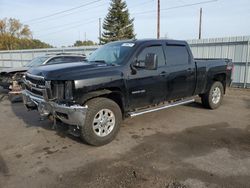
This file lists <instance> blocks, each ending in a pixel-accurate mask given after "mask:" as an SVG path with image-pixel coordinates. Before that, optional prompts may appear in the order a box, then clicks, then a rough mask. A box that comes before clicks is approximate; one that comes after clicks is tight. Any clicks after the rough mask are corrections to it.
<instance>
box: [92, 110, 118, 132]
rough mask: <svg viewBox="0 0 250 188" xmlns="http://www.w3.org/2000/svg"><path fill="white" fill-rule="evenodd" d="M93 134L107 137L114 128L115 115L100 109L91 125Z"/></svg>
mask: <svg viewBox="0 0 250 188" xmlns="http://www.w3.org/2000/svg"><path fill="white" fill-rule="evenodd" d="M92 126H93V130H94V133H95V134H96V135H97V136H100V137H104V136H107V135H109V134H110V133H111V132H112V130H113V129H114V127H115V115H114V113H113V112H112V111H111V110H109V109H102V110H100V111H99V112H97V114H96V115H95V116H94V120H93V123H92Z"/></svg>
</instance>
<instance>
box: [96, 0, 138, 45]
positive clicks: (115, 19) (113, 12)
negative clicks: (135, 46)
mask: <svg viewBox="0 0 250 188" xmlns="http://www.w3.org/2000/svg"><path fill="white" fill-rule="evenodd" d="M133 21H134V19H130V17H129V12H128V8H127V4H126V2H125V1H123V0H111V3H110V8H109V12H108V14H107V16H106V18H105V19H104V23H103V29H104V31H103V33H102V37H101V43H107V42H111V41H116V40H122V39H133V38H135V34H134V24H133Z"/></svg>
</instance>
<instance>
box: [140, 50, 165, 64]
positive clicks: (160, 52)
mask: <svg viewBox="0 0 250 188" xmlns="http://www.w3.org/2000/svg"><path fill="white" fill-rule="evenodd" d="M148 53H153V54H156V55H157V57H158V67H160V66H164V65H165V56H164V52H163V48H162V46H150V47H146V48H144V49H143V50H142V51H141V52H140V54H139V55H138V57H137V62H138V65H137V66H140V67H145V58H146V55H147V54H148Z"/></svg>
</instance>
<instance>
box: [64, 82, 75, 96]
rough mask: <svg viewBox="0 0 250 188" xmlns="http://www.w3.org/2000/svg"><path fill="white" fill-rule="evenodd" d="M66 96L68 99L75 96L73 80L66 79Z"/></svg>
mask: <svg viewBox="0 0 250 188" xmlns="http://www.w3.org/2000/svg"><path fill="white" fill-rule="evenodd" d="M64 97H65V99H66V100H70V99H72V98H73V84H72V81H65V90H64Z"/></svg>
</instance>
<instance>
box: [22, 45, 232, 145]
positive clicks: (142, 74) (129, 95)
mask: <svg viewBox="0 0 250 188" xmlns="http://www.w3.org/2000/svg"><path fill="white" fill-rule="evenodd" d="M232 69H233V64H232V62H231V60H229V59H194V58H193V55H192V52H191V50H190V48H189V45H188V44H187V42H185V41H177V40H128V41H118V42H112V43H109V44H106V45H104V46H102V47H101V48H99V49H98V50H96V51H95V52H94V53H92V54H91V55H90V57H89V58H88V61H86V62H85V63H73V64H70V65H68V64H62V65H52V66H40V67H37V68H32V69H29V71H28V72H27V74H26V78H25V90H24V91H23V99H24V100H23V101H24V104H25V105H26V107H27V108H28V109H37V110H38V111H39V113H40V115H42V116H48V117H49V118H50V119H53V120H54V123H56V122H57V121H60V122H64V123H66V124H69V125H71V126H69V127H74V129H73V130H74V131H78V132H79V136H80V137H81V138H82V139H83V140H84V141H86V142H87V143H89V144H91V145H95V146H100V145H104V144H107V143H109V142H110V141H112V140H113V139H114V138H115V136H116V134H117V133H118V131H119V128H120V123H121V121H122V119H124V118H126V117H134V116H138V115H142V114H145V113H149V112H154V111H157V110H161V109H165V108H169V107H173V106H177V105H181V104H186V103H190V102H193V101H194V96H198V95H199V96H200V97H201V101H202V104H203V105H204V106H205V107H207V108H210V109H216V108H218V107H219V106H220V105H221V103H222V99H223V95H224V94H225V92H226V86H228V85H229V84H230V83H231V73H232ZM177 115H178V114H177ZM155 121H157V120H155Z"/></svg>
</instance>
